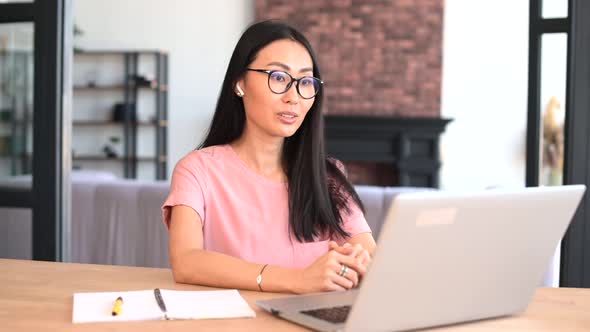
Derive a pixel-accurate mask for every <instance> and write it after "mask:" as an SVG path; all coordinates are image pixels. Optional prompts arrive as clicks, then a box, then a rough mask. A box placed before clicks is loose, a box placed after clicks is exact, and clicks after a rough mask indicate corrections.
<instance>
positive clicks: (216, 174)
mask: <svg viewBox="0 0 590 332" xmlns="http://www.w3.org/2000/svg"><path fill="white" fill-rule="evenodd" d="M175 205H185V206H188V207H191V208H193V209H194V210H195V211H196V212H197V213H198V214H199V216H200V217H201V220H202V227H203V241H204V249H205V250H210V251H216V252H219V253H223V254H227V255H231V256H234V257H238V258H241V259H243V260H246V261H249V262H253V263H259V264H271V265H278V266H284V267H290V268H304V267H307V266H308V265H309V264H311V263H313V261H314V260H316V259H317V258H318V257H320V256H321V255H323V254H325V253H326V252H327V251H328V249H329V247H328V245H329V241H330V239H328V238H324V239H319V240H318V241H317V242H309V243H301V242H299V241H297V239H296V238H295V237H294V236H293V235H292V234H291V233H290V232H289V208H288V194H287V184H286V183H282V182H274V181H271V180H269V179H266V178H264V177H263V176H261V175H259V174H257V173H256V172H254V171H253V170H252V169H250V168H249V167H248V166H247V165H246V164H245V163H244V162H243V161H242V160H241V159H240V158H239V157H238V155H237V154H236V153H235V151H234V150H233V148H232V147H231V146H230V145H219V146H211V147H208V148H204V149H201V150H196V151H193V152H191V153H189V154H188V155H187V156H185V157H184V158H183V159H181V160H180V161H179V162H178V164H177V165H176V167H175V169H174V172H173V174H172V182H171V185H170V194H169V196H168V198H167V199H166V201H165V203H164V205H163V206H162V215H163V221H164V224H165V225H166V226H167V227H168V226H169V222H170V211H171V207H173V206H175ZM350 208H351V213H350V214H345V217H344V225H343V226H344V229H345V230H346V231H347V232H348V233H349V234H350V235H351V237H352V236H355V235H357V234H360V233H365V232H371V229H370V228H369V226H368V224H367V221H366V220H365V217H364V215H363V213H362V211H361V210H360V209H359V208H358V207H357V206H356V204H350Z"/></svg>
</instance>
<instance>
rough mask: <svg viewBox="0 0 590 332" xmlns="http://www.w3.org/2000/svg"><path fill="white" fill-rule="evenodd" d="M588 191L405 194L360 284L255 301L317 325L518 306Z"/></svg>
mask: <svg viewBox="0 0 590 332" xmlns="http://www.w3.org/2000/svg"><path fill="white" fill-rule="evenodd" d="M585 190H586V187H585V186H583V185H571V186H559V187H538V188H526V189H517V190H501V189H494V190H488V191H482V192H476V193H463V194H460V193H449V192H419V193H411V194H402V195H400V196H398V197H397V198H396V199H395V200H394V201H393V203H392V205H391V207H390V208H389V211H388V215H387V218H386V219H385V224H384V225H383V229H382V230H381V234H380V237H379V239H378V241H377V244H378V245H377V249H376V252H375V255H374V258H373V262H372V264H371V266H370V268H369V271H368V273H367V275H366V276H365V278H364V281H363V282H362V284H361V287H360V288H359V289H355V290H351V291H345V292H333V293H321V294H311V295H302V296H292V297H286V298H279V299H271V300H260V301H257V302H256V304H257V305H258V306H260V307H262V308H263V309H265V310H267V311H269V312H271V313H273V314H274V315H277V316H279V317H282V318H285V319H288V320H290V321H293V322H295V323H298V324H301V325H304V326H307V327H311V328H313V329H316V330H321V331H340V330H343V331H396V330H407V329H418V328H426V327H432V326H439V325H447V324H453V323H459V322H467V321H473V320H479V319H484V318H491V317H499V316H505V315H511V314H515V313H519V312H522V311H524V310H525V309H526V307H527V305H528V303H529V301H530V300H531V298H532V296H533V294H534V292H535V289H536V288H537V287H538V286H539V285H540V282H541V279H542V276H543V274H544V272H545V271H546V269H547V267H548V266H549V263H550V260H551V258H552V256H553V252H554V250H555V248H556V246H557V244H558V242H559V241H560V239H561V238H562V237H563V235H564V233H565V231H566V229H567V227H568V225H569V223H570V221H571V219H572V217H573V215H574V213H575V211H576V209H577V207H578V204H579V203H580V200H581V198H582V195H583V194H584V192H585Z"/></svg>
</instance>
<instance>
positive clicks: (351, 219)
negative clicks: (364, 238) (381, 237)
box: [335, 198, 371, 242]
mask: <svg viewBox="0 0 590 332" xmlns="http://www.w3.org/2000/svg"><path fill="white" fill-rule="evenodd" d="M347 204H348V209H349V213H347V212H346V211H344V212H343V213H342V226H343V227H342V228H343V229H344V230H345V231H346V232H347V233H348V234H350V236H349V237H348V239H350V238H352V237H354V236H356V235H359V234H361V233H371V228H370V227H369V224H368V223H367V219H365V215H364V213H363V211H362V210H361V209H360V207H359V206H358V205H357V204H356V203H355V202H354V200H352V198H349V199H348V200H347ZM348 239H335V240H336V241H337V242H343V241H342V240H345V241H346V240H348Z"/></svg>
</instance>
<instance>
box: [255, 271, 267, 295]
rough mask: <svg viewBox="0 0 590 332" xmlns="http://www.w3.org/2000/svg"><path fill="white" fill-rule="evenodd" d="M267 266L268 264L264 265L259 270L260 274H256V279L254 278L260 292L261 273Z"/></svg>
mask: <svg viewBox="0 0 590 332" xmlns="http://www.w3.org/2000/svg"><path fill="white" fill-rule="evenodd" d="M267 266H268V264H265V265H264V266H263V267H262V269H261V270H260V273H258V277H256V283H257V284H258V289H260V291H261V292H264V291H263V290H262V287H261V286H260V284H262V272H264V269H266V267H267Z"/></svg>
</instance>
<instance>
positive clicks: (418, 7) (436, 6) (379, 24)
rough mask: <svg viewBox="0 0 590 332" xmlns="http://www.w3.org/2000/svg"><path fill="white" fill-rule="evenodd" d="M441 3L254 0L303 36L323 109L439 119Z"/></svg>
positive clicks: (262, 14) (263, 13) (259, 11)
mask: <svg viewBox="0 0 590 332" xmlns="http://www.w3.org/2000/svg"><path fill="white" fill-rule="evenodd" d="M443 2H444V0H419V1H414V0H391V1H383V0H366V1H361V0H355V1H352V0H299V1H292V0H290V1H285V0H256V16H257V19H259V20H261V19H269V18H273V19H281V20H285V21H287V22H288V23H290V24H292V25H294V26H295V27H297V28H298V29H299V30H300V31H301V32H303V33H304V35H305V36H306V37H307V38H308V39H309V40H310V42H311V44H312V46H313V47H314V50H315V52H316V54H317V55H318V57H319V64H320V68H321V70H322V76H323V80H324V81H325V82H326V113H328V114H342V115H379V116H410V117H439V116H440V93H441V91H440V90H441V66H442V59H441V56H442V55H441V54H442V20H443V10H444V3H443Z"/></svg>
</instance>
